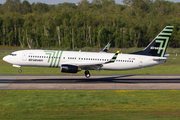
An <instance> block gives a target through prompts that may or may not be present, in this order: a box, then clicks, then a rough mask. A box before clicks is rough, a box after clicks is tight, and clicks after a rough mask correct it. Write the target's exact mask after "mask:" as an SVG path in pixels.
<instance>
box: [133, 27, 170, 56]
mask: <svg viewBox="0 0 180 120" xmlns="http://www.w3.org/2000/svg"><path fill="white" fill-rule="evenodd" d="M172 31H173V26H166V27H165V28H164V29H163V30H162V31H161V32H160V33H159V34H158V35H157V37H156V38H155V39H154V40H153V41H152V42H151V43H150V44H149V45H148V46H147V47H146V48H145V49H144V50H142V51H139V52H135V53H131V54H139V55H149V56H158V57H164V54H165V52H166V49H167V45H168V42H169V39H170V37H171V34H172Z"/></svg>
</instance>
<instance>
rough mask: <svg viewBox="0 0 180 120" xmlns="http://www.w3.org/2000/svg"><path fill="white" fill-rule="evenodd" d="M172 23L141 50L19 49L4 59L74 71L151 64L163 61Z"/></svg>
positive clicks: (14, 63) (135, 67) (63, 70)
mask: <svg viewBox="0 0 180 120" xmlns="http://www.w3.org/2000/svg"><path fill="white" fill-rule="evenodd" d="M172 30H173V26H166V27H165V28H164V29H163V30H162V31H161V32H160V33H159V34H158V35H157V36H156V37H155V39H154V40H153V41H152V42H151V43H150V44H149V45H148V46H147V47H146V48H145V49H144V50H142V51H139V52H135V53H130V54H118V53H119V51H117V52H116V53H115V54H113V53H104V54H103V53H101V52H80V51H79V52H75V51H62V50H61V51H58V50H19V51H15V52H13V53H11V54H10V55H7V56H5V57H4V58H3V60H4V61H6V62H8V63H10V64H12V65H13V66H14V67H18V68H19V72H22V70H21V66H33V67H53V68H60V71H61V72H65V73H77V72H78V71H81V70H85V76H86V77H87V78H89V77H90V73H89V70H131V69H138V68H145V67H151V66H155V65H158V64H162V63H164V62H166V60H167V56H165V55H164V54H165V52H166V48H167V45H168V41H169V38H170V36H171V34H172Z"/></svg>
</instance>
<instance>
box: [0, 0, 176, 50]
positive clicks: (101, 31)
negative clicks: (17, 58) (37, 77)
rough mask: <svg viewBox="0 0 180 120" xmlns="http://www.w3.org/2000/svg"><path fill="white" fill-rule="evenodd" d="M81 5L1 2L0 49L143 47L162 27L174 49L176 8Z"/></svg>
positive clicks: (142, 2)
mask: <svg viewBox="0 0 180 120" xmlns="http://www.w3.org/2000/svg"><path fill="white" fill-rule="evenodd" d="M123 4H124V5H121V4H116V3H115V1H114V0H93V1H92V2H91V3H90V2H88V1H87V0H81V1H80V2H78V4H74V3H66V2H65V3H59V4H57V5H48V4H45V3H39V2H38V3H32V4H30V3H29V2H28V1H26V0H24V1H23V2H21V1H20V0H6V2H5V3H4V4H3V5H1V6H0V38H1V39H0V45H3V46H21V47H22V48H23V47H28V48H41V47H43V48H48V47H58V48H69V49H74V48H83V47H96V48H99V47H104V46H105V45H106V44H107V43H108V42H109V41H112V47H117V48H129V47H145V46H147V45H148V43H149V42H150V41H152V39H154V38H155V36H156V35H157V34H158V33H159V32H160V31H161V30H162V29H163V28H164V27H165V26H167V25H170V26H174V30H173V34H172V37H171V40H170V43H169V46H170V47H174V48H175V47H180V3H173V2H169V1H164V0H155V1H153V0H123Z"/></svg>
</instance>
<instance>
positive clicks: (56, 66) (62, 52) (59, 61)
mask: <svg viewBox="0 0 180 120" xmlns="http://www.w3.org/2000/svg"><path fill="white" fill-rule="evenodd" d="M62 53H63V51H61V53H60V58H59V61H58V63H57V66H56V67H58V66H59V63H60V60H61V56H62Z"/></svg>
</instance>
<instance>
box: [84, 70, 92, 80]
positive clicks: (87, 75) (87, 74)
mask: <svg viewBox="0 0 180 120" xmlns="http://www.w3.org/2000/svg"><path fill="white" fill-rule="evenodd" d="M84 74H85V76H86V77H87V78H89V77H90V76H91V74H90V72H89V70H86V71H85V72H84Z"/></svg>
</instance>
